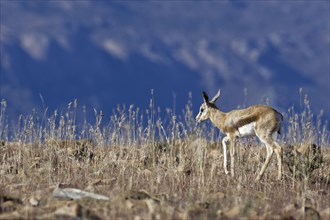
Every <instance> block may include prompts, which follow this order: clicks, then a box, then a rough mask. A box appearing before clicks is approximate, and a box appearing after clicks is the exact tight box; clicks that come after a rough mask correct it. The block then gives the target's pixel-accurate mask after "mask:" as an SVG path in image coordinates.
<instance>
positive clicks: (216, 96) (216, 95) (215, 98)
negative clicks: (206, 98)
mask: <svg viewBox="0 0 330 220" xmlns="http://www.w3.org/2000/svg"><path fill="white" fill-rule="evenodd" d="M219 96H220V89H219V90H218V92H217V94H215V96H214V97H213V98H212V100H211V101H210V103H213V104H214V103H215V101H217V99H218V98H219Z"/></svg>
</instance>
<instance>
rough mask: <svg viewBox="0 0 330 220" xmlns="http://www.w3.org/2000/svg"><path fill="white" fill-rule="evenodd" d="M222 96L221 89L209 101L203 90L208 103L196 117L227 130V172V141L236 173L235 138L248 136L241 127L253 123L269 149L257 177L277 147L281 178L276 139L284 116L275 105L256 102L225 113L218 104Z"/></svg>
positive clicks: (278, 150) (279, 154)
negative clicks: (241, 130) (270, 105)
mask: <svg viewBox="0 0 330 220" xmlns="http://www.w3.org/2000/svg"><path fill="white" fill-rule="evenodd" d="M219 96H220V90H219V91H218V93H217V94H216V95H215V96H214V97H213V99H212V100H211V101H209V100H208V96H207V94H206V93H205V92H203V97H204V103H203V104H202V105H201V107H200V112H199V113H198V115H197V116H196V120H197V122H202V121H205V120H208V119H209V120H211V122H212V123H213V125H214V126H216V127H218V128H219V129H220V131H221V132H222V133H224V134H226V137H224V139H223V140H222V144H223V149H224V169H225V173H226V174H228V173H229V172H228V170H227V155H226V154H227V141H229V142H230V145H229V147H230V159H231V175H232V176H234V160H235V159H234V155H235V139H236V138H238V137H242V136H244V134H241V133H240V130H239V129H242V128H243V126H245V125H249V126H250V127H248V126H247V128H251V130H252V131H251V133H253V135H256V136H257V137H258V138H259V140H260V141H261V142H262V143H264V144H265V145H266V149H267V157H266V160H265V162H264V164H263V166H262V168H261V170H260V172H259V174H258V176H257V178H256V181H259V180H260V178H261V177H262V175H263V174H264V171H265V170H266V168H267V166H268V164H269V162H270V159H271V156H272V154H273V152H274V151H275V153H276V156H277V164H278V179H280V178H281V176H282V172H281V170H282V148H281V147H280V146H279V144H278V143H277V142H276V136H277V133H280V128H281V122H282V120H283V116H282V115H281V114H280V113H279V112H277V111H276V110H275V109H273V108H271V107H269V106H265V105H254V106H251V107H249V108H246V109H240V110H232V111H230V112H227V113H224V112H222V111H220V110H219V109H218V108H217V107H216V105H215V104H214V103H215V101H216V100H217V99H218V98H219ZM251 123H253V124H251Z"/></svg>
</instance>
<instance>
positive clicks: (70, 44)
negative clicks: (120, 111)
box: [0, 0, 330, 119]
mask: <svg viewBox="0 0 330 220" xmlns="http://www.w3.org/2000/svg"><path fill="white" fill-rule="evenodd" d="M0 4H1V26H0V28H1V34H0V42H1V75H0V79H1V81H0V96H1V99H5V100H6V101H7V103H8V115H9V117H13V118H15V117H17V116H18V115H20V114H28V113H31V112H32V109H36V110H37V111H38V112H41V113H42V112H43V111H44V108H48V113H51V112H53V111H54V110H55V109H58V110H59V111H65V109H66V107H67V104H68V103H69V102H71V101H73V100H74V99H77V100H78V109H82V106H84V105H85V106H86V108H87V109H88V110H90V111H92V109H93V108H96V109H99V110H102V111H103V112H104V114H105V116H107V117H108V116H109V115H110V114H111V112H112V109H113V108H115V107H116V106H117V105H118V104H125V105H126V106H129V105H131V104H133V105H134V106H136V107H140V108H142V109H146V108H148V105H149V100H150V98H151V90H153V93H154V97H155V106H156V107H157V106H160V107H161V109H162V110H164V108H171V109H172V108H175V111H176V112H177V113H181V110H182V109H183V108H184V106H185V104H186V103H187V101H188V93H189V92H191V93H192V102H193V105H194V113H195V114H196V113H197V111H198V107H199V105H200V104H201V102H202V97H201V92H202V91H203V90H205V91H207V92H208V93H209V95H210V96H212V95H213V94H214V93H215V92H216V91H217V89H218V88H221V91H222V96H221V98H220V99H219V101H218V102H217V105H218V107H219V108H220V109H221V110H223V111H229V110H231V109H233V108H237V107H238V106H241V107H242V106H244V105H245V106H248V105H252V104H258V103H262V104H265V103H266V102H269V104H271V105H272V106H274V107H276V108H277V109H279V111H282V112H287V109H288V108H290V107H291V106H292V105H295V107H296V108H299V106H300V102H301V98H300V95H299V94H300V93H299V89H300V88H303V93H306V94H308V96H309V100H310V104H311V107H312V109H313V111H315V113H318V112H320V110H321V109H323V110H324V111H325V114H326V118H327V119H329V96H330V92H329V84H330V80H329V75H330V69H329V68H330V64H329V60H330V55H329V53H330V52H329V51H330V34H329V33H330V25H329V19H330V15H329V14H330V3H329V1H237V0H228V1H142V2H137V1H136V2H135V1H122V2H121V1H87V0H83V1H2V0H1V1H0ZM41 97H42V98H41Z"/></svg>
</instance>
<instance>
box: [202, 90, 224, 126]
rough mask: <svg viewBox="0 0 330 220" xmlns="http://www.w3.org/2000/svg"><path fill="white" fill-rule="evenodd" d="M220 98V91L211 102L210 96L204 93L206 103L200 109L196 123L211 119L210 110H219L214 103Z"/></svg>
mask: <svg viewBox="0 0 330 220" xmlns="http://www.w3.org/2000/svg"><path fill="white" fill-rule="evenodd" d="M219 96H220V89H219V90H218V92H217V94H215V96H214V97H213V98H212V99H211V101H209V96H208V95H207V94H206V92H203V98H204V103H203V104H202V105H201V107H200V108H199V113H198V115H197V116H196V121H197V122H198V123H200V122H203V121H205V120H207V119H209V118H210V109H217V107H216V105H215V104H214V103H215V101H217V99H218V98H219Z"/></svg>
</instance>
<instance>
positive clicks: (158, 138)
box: [0, 99, 330, 219]
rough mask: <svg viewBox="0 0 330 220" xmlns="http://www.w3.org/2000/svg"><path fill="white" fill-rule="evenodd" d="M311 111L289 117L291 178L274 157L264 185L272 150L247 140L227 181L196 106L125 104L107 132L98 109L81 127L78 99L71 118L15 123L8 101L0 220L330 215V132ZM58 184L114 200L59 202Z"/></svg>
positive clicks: (0, 132) (217, 147)
mask: <svg viewBox="0 0 330 220" xmlns="http://www.w3.org/2000/svg"><path fill="white" fill-rule="evenodd" d="M304 106H305V110H304V111H303V112H302V113H300V114H296V113H294V112H293V109H290V111H289V114H288V115H287V116H286V119H287V121H288V125H287V128H286V129H283V132H282V133H284V134H287V135H282V140H281V144H282V146H283V148H284V151H285V153H284V158H283V159H284V162H285V166H284V167H283V169H284V171H283V173H284V177H283V179H282V180H281V181H276V173H277V172H276V164H275V159H274V158H273V159H272V162H271V164H270V165H269V168H268V169H267V170H266V172H265V175H264V177H263V179H262V180H261V182H260V183H255V182H254V179H255V176H256V174H257V173H258V172H259V170H260V167H261V165H262V161H263V160H264V158H265V148H264V147H263V146H261V145H260V144H259V143H258V142H256V141H254V140H249V139H244V140H241V141H240V142H239V143H238V144H237V145H238V147H237V166H236V176H235V178H231V177H230V176H227V175H225V174H224V170H223V167H222V164H223V154H222V147H221V142H220V141H219V135H218V133H217V131H216V130H215V129H214V128H212V127H210V126H209V125H208V124H205V125H203V126H201V127H198V126H196V124H195V122H194V117H193V113H192V110H191V109H192V105H191V102H190V101H189V102H188V104H187V106H186V109H185V110H184V112H183V114H182V115H181V116H176V115H174V114H173V113H172V112H171V111H170V110H167V117H166V118H165V119H161V118H160V117H159V116H158V115H159V113H158V112H159V111H158V110H156V109H155V107H154V100H153V99H152V100H150V108H149V109H148V110H147V111H146V112H145V113H142V112H141V111H140V110H139V109H134V108H133V107H130V108H129V109H127V110H126V109H125V108H118V109H116V110H115V111H114V112H113V114H112V116H111V117H110V122H109V124H108V125H104V126H101V124H102V121H103V120H105V119H103V118H104V117H103V113H102V112H97V111H95V118H96V120H95V124H88V123H87V122H84V123H83V124H82V125H81V126H79V125H77V124H76V108H77V103H76V102H73V104H72V103H71V104H70V105H69V106H68V111H67V113H66V114H64V115H58V114H57V112H55V113H54V114H52V115H51V116H49V117H48V116H46V113H45V114H44V116H43V117H38V116H37V115H36V114H32V115H30V116H27V117H20V119H19V120H18V123H17V125H15V126H12V127H9V126H8V122H7V121H6V119H5V107H6V106H5V103H4V102H2V107H1V112H0V113H1V114H0V138H1V139H2V140H3V141H2V142H1V143H0V219H9V218H12V219H77V218H86V219H232V218H248V219H283V218H287V219H302V218H305V219H320V218H323V219H329V215H330V209H329V207H330V206H329V204H330V148H329V132H328V130H327V129H326V128H327V126H326V125H323V124H322V121H321V118H322V117H321V116H317V117H314V116H313V114H312V113H311V112H310V110H309V106H308V103H307V99H305V105H304ZM313 144H314V145H313ZM58 185H60V187H70V188H78V189H82V190H86V191H88V192H96V193H98V194H102V195H105V196H108V197H110V200H108V201H101V200H95V199H81V200H75V201H65V200H64V201H63V200H58V199H56V198H53V196H52V191H53V189H54V188H55V187H56V186H58Z"/></svg>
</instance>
